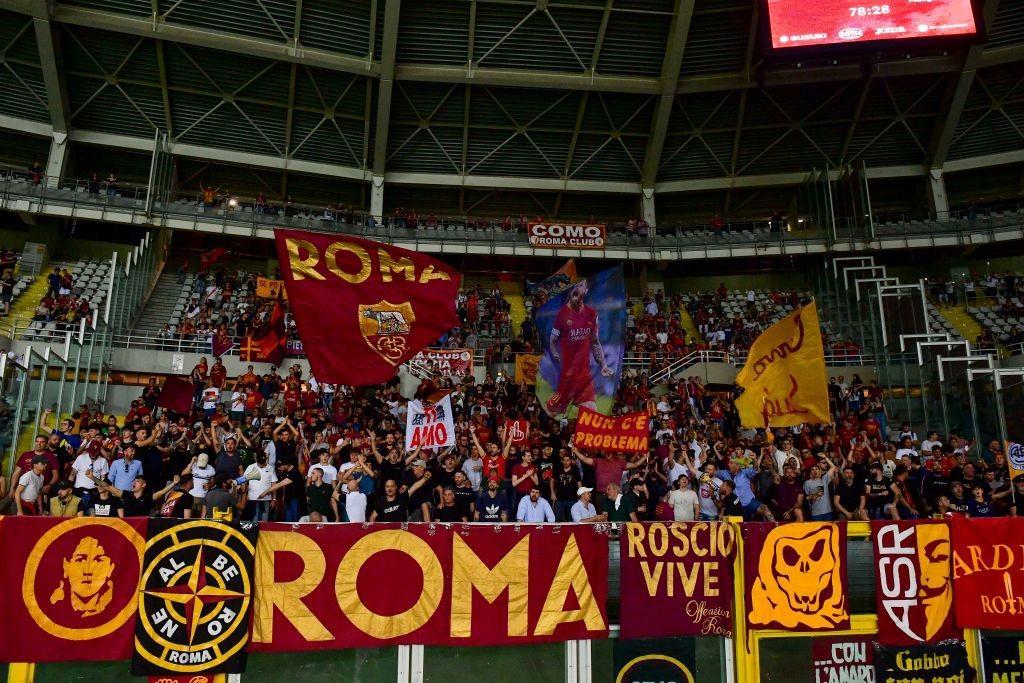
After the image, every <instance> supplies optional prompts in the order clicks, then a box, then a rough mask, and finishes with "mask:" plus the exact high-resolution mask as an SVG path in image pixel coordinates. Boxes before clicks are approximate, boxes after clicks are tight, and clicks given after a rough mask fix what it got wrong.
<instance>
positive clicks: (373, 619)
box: [253, 530, 607, 643]
mask: <svg viewBox="0 0 1024 683" xmlns="http://www.w3.org/2000/svg"><path fill="white" fill-rule="evenodd" d="M452 543H453V546H452V558H451V560H452V565H451V566H452V572H451V575H450V576H445V574H444V571H443V569H442V566H441V561H440V558H438V556H437V555H436V553H435V552H434V550H433V548H431V547H430V545H429V544H428V543H427V542H426V541H424V540H423V539H421V538H419V537H418V536H415V535H413V534H410V533H408V532H405V531H398V530H385V531H375V532H372V533H369V534H367V535H366V536H363V537H362V538H360V539H359V540H358V541H356V542H355V543H354V544H353V545H352V547H351V548H349V549H348V550H347V551H346V552H345V555H344V556H343V557H342V558H341V560H340V562H339V563H338V567H337V570H336V572H335V577H334V594H335V599H336V600H337V605H338V608H339V609H340V610H341V612H342V613H343V614H344V615H345V617H346V618H347V619H348V620H349V621H350V622H351V623H352V624H353V625H354V626H355V627H356V628H357V629H359V630H360V631H362V632H363V633H365V634H366V635H368V636H371V637H373V638H379V639H388V638H398V637H401V636H404V635H407V634H409V633H412V632H413V631H416V630H417V629H419V628H421V627H423V626H424V625H425V624H427V622H429V621H430V620H431V619H432V618H434V615H435V614H436V613H437V610H438V608H439V606H440V604H441V602H442V595H443V593H444V591H445V588H446V583H447V587H448V589H449V590H450V592H451V600H450V601H449V602H450V604H451V612H450V614H449V615H448V617H449V621H448V624H449V632H450V635H451V637H452V638H469V637H470V635H471V634H472V630H473V628H472V627H473V618H474V613H473V602H474V601H473V593H474V592H475V593H477V594H479V595H480V596H481V597H483V598H484V600H485V601H486V602H487V603H491V604H493V603H496V602H497V601H499V599H500V598H501V597H502V595H503V594H507V605H508V607H507V616H508V619H507V623H508V631H507V633H508V636H509V637H527V636H529V635H531V631H530V629H529V626H530V625H529V623H528V620H529V618H530V615H529V612H528V610H527V605H528V601H529V600H528V599H529V595H530V580H531V572H530V561H529V559H530V538H529V537H528V536H527V537H524V538H523V539H522V540H521V541H519V542H518V543H517V544H516V545H515V546H514V547H513V548H512V549H511V550H509V551H508V552H507V553H506V554H505V555H504V556H503V557H502V558H501V559H499V560H498V561H497V562H496V563H495V564H493V565H491V566H488V565H487V564H486V563H484V562H483V561H482V560H481V559H480V558H479V557H478V556H477V555H476V553H475V552H474V551H473V549H472V548H471V547H470V546H469V544H467V543H466V541H465V540H463V539H462V538H461V537H459V536H458V535H456V536H454V537H453V540H452ZM385 550H391V551H395V550H397V551H398V552H401V553H404V554H405V555H407V556H408V557H409V558H411V559H412V560H413V561H414V562H415V563H416V564H417V565H419V568H420V571H421V572H422V575H423V585H422V588H421V590H420V594H419V595H418V596H417V598H416V600H415V602H414V603H413V604H412V605H411V606H410V607H409V608H408V609H407V610H405V611H404V612H401V613H399V614H394V615H384V614H377V613H375V612H373V611H372V610H371V609H370V608H369V607H368V606H367V605H366V604H365V603H364V601H363V598H362V596H361V595H360V593H359V583H358V580H357V579H358V576H359V571H360V568H361V567H362V566H363V565H364V564H365V562H366V561H367V560H368V559H369V558H371V557H372V556H374V555H376V554H377V553H379V552H383V551H385ZM284 554H290V555H293V556H296V557H298V558H299V559H300V560H301V561H302V564H303V568H302V570H301V571H300V572H299V573H298V574H297V575H295V576H294V578H290V579H288V580H281V578H280V577H279V576H278V575H277V572H276V570H275V562H276V561H277V557H278V555H284ZM327 572H328V567H327V563H326V560H325V558H324V555H323V551H322V550H321V549H320V547H319V546H318V545H317V544H316V543H315V542H314V541H313V540H312V539H310V538H308V537H306V536H303V535H301V534H297V533H293V532H290V531H265V532H262V533H261V534H260V543H259V546H258V550H257V559H256V595H257V597H256V601H255V623H254V625H253V641H254V642H257V643H267V642H272V641H273V639H274V615H275V613H279V614H281V615H283V616H284V617H285V619H287V620H288V622H289V623H290V624H291V626H292V627H293V628H294V629H295V630H296V631H297V632H298V633H299V634H300V635H301V636H302V637H303V638H304V639H305V640H307V641H309V642H318V641H326V640H334V639H336V638H337V637H338V634H332V633H331V632H330V631H329V630H328V628H327V626H325V624H324V623H323V620H322V616H318V615H317V614H316V610H313V609H310V607H308V606H307V604H306V603H305V602H303V599H304V598H306V597H307V596H308V595H309V594H310V593H312V592H313V591H314V590H316V589H317V588H318V587H319V586H321V585H322V584H323V582H324V581H325V580H329V579H327ZM570 592H572V594H573V595H574V596H575V598H576V600H575V602H576V605H577V606H576V608H575V609H566V608H565V605H566V603H567V598H568V597H569V594H570ZM570 604H571V603H570ZM319 609H323V607H319ZM476 616H478V618H493V617H494V615H493V614H488V615H487V617H480V616H479V615H476ZM572 622H582V623H583V624H584V625H585V626H586V628H587V630H591V631H599V630H603V629H605V628H607V623H606V621H605V618H604V616H603V615H602V613H601V609H600V606H599V605H598V603H597V600H596V598H595V597H594V591H593V588H592V586H591V585H590V581H589V577H588V575H587V571H586V567H585V566H584V563H583V557H582V555H581V554H580V550H579V546H578V544H577V542H576V535H575V534H570V535H569V537H568V540H567V541H566V543H565V547H564V548H563V550H562V555H561V558H560V560H559V562H558V568H557V570H556V571H555V573H554V576H553V578H552V579H551V583H550V584H549V585H548V586H547V587H546V592H545V599H544V606H543V608H542V609H541V612H540V614H539V615H537V617H536V621H535V623H534V624H533V630H532V635H534V636H546V635H551V634H552V633H554V631H555V628H556V627H557V626H558V625H559V624H563V623H572Z"/></svg>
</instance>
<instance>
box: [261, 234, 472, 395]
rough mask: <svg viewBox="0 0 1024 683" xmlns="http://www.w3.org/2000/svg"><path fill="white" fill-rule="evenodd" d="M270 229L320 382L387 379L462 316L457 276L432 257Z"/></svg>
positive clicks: (366, 242)
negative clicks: (458, 312)
mask: <svg viewBox="0 0 1024 683" xmlns="http://www.w3.org/2000/svg"><path fill="white" fill-rule="evenodd" d="M274 235H275V238H276V241H277V255H278V258H279V259H280V263H281V274H282V277H283V279H284V283H285V288H286V289H287V291H288V300H289V301H290V302H291V309H292V315H293V316H295V323H296V325H297V326H298V330H299V337H301V339H302V346H303V350H304V351H305V354H306V357H307V358H309V364H310V366H311V368H312V371H313V374H314V375H315V376H316V378H317V379H318V380H319V381H321V382H327V383H331V384H349V385H355V386H364V385H367V384H380V383H381V382H386V381H387V380H389V379H391V378H392V377H394V376H395V373H396V372H397V371H398V366H399V365H401V364H402V363H404V362H405V361H407V360H409V359H410V358H412V357H413V356H414V355H416V354H417V353H418V352H419V351H420V350H422V349H424V348H426V347H427V346H428V345H430V344H431V343H433V342H435V341H437V340H438V339H439V338H440V337H441V336H442V335H443V334H445V333H446V332H448V330H450V329H452V328H453V327H455V326H457V325H458V324H459V318H458V315H456V312H455V297H456V294H457V293H458V291H459V281H460V279H461V276H460V274H459V273H458V272H457V271H455V270H454V269H453V268H451V267H450V266H448V265H446V264H444V263H441V262H440V261H438V260H436V259H433V258H430V257H429V256H424V255H423V254H419V253H417V252H414V251H409V250H407V249H399V248H398V247H393V246H391V245H387V244H381V243H379V242H374V241H372V240H366V239H361V238H359V237H352V236H349V235H329V234H323V233H316V232H308V231H303V230H284V229H278V230H275V231H274Z"/></svg>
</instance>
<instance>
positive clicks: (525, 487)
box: [484, 463, 537, 494]
mask: <svg viewBox="0 0 1024 683" xmlns="http://www.w3.org/2000/svg"><path fill="white" fill-rule="evenodd" d="M484 467H485V468H486V467H487V466H486V465H484ZM536 471H537V466H536V465H532V464H531V465H525V464H523V463H518V464H517V465H516V466H515V467H513V468H512V474H513V475H514V476H516V477H522V476H523V475H529V474H530V473H532V472H536ZM533 487H534V483H533V479H532V478H530V477H529V476H527V477H526V479H523V480H522V481H521V482H519V483H518V484H516V491H519V493H522V494H529V493H530V489H532V488H533Z"/></svg>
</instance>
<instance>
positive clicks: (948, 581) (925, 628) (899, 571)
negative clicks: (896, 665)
mask: <svg viewBox="0 0 1024 683" xmlns="http://www.w3.org/2000/svg"><path fill="white" fill-rule="evenodd" d="M871 542H872V545H873V547H874V557H875V601H876V605H877V614H878V636H877V637H876V640H877V641H878V642H879V643H881V644H882V645H919V644H921V643H934V642H938V641H940V640H948V639H950V638H958V637H959V635H960V634H959V632H958V631H957V629H955V628H954V627H953V574H952V568H951V565H950V558H951V557H952V544H951V543H950V539H949V524H948V523H947V522H946V521H944V520H920V521H901V522H889V521H877V520H876V521H873V522H871Z"/></svg>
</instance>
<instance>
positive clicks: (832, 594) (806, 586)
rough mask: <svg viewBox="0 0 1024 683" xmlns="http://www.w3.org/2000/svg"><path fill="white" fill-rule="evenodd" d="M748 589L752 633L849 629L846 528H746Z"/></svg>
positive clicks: (763, 525) (832, 525)
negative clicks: (771, 630)
mask: <svg viewBox="0 0 1024 683" xmlns="http://www.w3.org/2000/svg"><path fill="white" fill-rule="evenodd" d="M743 539H744V541H745V543H746V544H745V547H744V567H743V569H744V581H743V583H744V586H745V587H746V592H747V624H748V625H749V626H750V628H751V629H769V628H776V629H788V630H790V631H833V630H837V629H845V628H849V625H850V611H849V601H848V599H847V597H846V595H847V585H848V584H847V579H846V525H845V524H835V523H832V522H793V523H790V524H782V525H779V524H776V523H775V522H752V523H749V524H744V525H743Z"/></svg>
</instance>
